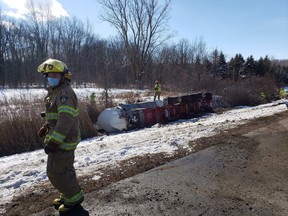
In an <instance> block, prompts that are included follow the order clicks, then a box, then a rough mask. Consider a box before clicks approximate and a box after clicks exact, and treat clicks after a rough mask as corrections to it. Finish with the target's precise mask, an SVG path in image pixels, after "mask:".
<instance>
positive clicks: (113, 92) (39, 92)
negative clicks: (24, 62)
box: [0, 88, 152, 101]
mask: <svg viewBox="0 0 288 216" xmlns="http://www.w3.org/2000/svg"><path fill="white" fill-rule="evenodd" d="M74 90H75V93H76V94H77V96H78V98H79V99H80V100H81V99H85V98H89V96H90V95H91V94H92V93H95V94H96V97H99V96H100V95H101V94H102V93H103V92H104V90H103V89H101V88H74ZM130 92H134V93H139V94H142V93H145V92H147V90H133V91H132V90H131V89H109V91H108V94H109V96H111V97H116V96H117V95H118V94H121V93H130ZM46 94H47V90H45V89H43V88H39V89H35V88H34V89H2V90H1V89H0V101H5V100H7V101H11V100H17V99H18V100H20V99H23V100H34V101H35V100H38V99H40V100H43V98H44V96H45V95H46ZM151 97H152V96H151Z"/></svg>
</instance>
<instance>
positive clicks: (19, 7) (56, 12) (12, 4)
mask: <svg viewBox="0 0 288 216" xmlns="http://www.w3.org/2000/svg"><path fill="white" fill-rule="evenodd" d="M0 2H2V3H3V4H5V6H6V7H8V9H6V10H5V11H4V12H5V14H6V15H8V16H12V17H15V18H24V16H25V15H26V14H27V13H29V10H28V5H29V4H30V3H31V2H32V3H33V4H34V6H35V8H39V7H40V6H42V7H43V6H44V7H45V6H47V5H50V7H51V8H50V10H51V13H52V15H53V16H54V17H60V16H69V14H68V12H67V11H66V10H65V9H64V8H63V6H62V4H60V3H59V2H58V0H48V1H47V0H0ZM37 6H39V7H37Z"/></svg>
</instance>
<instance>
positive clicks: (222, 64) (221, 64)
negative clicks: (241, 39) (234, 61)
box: [217, 52, 229, 79]
mask: <svg viewBox="0 0 288 216" xmlns="http://www.w3.org/2000/svg"><path fill="white" fill-rule="evenodd" d="M217 67H218V69H217V71H218V76H220V77H221V78H222V79H225V78H227V77H228V76H229V74H228V65H227V62H226V58H225V56H224V54H223V52H220V55H219V58H218V66H217Z"/></svg>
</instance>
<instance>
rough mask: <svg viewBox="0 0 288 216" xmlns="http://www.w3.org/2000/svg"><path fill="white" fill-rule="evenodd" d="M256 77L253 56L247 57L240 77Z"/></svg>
mask: <svg viewBox="0 0 288 216" xmlns="http://www.w3.org/2000/svg"><path fill="white" fill-rule="evenodd" d="M255 75H256V63H255V61H254V58H253V56H252V55H251V56H249V57H248V58H247V59H246V62H245V63H244V65H243V70H242V74H241V77H246V76H247V77H251V76H255Z"/></svg>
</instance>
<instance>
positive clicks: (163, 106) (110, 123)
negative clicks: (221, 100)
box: [97, 93, 212, 133]
mask: <svg viewBox="0 0 288 216" xmlns="http://www.w3.org/2000/svg"><path fill="white" fill-rule="evenodd" d="M211 111H212V94H211V93H195V94H189V95H183V96H177V97H167V98H164V100H163V101H160V100H158V101H155V102H144V103H135V104H119V106H117V107H115V108H108V109H105V110H104V111H102V112H101V113H100V115H99V117H98V120H97V127H98V129H99V130H104V131H105V132H107V133H118V132H122V131H127V130H132V129H138V128H144V127H151V126H153V125H155V124H157V123H160V124H167V123H169V122H171V121H176V120H178V119H184V118H186V119H187V118H192V117H193V116H195V115H196V114H199V113H201V112H211Z"/></svg>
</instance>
